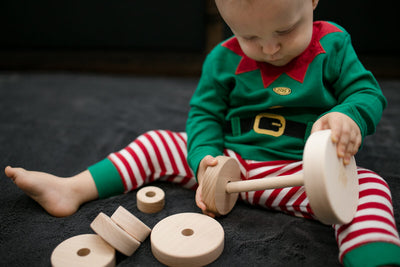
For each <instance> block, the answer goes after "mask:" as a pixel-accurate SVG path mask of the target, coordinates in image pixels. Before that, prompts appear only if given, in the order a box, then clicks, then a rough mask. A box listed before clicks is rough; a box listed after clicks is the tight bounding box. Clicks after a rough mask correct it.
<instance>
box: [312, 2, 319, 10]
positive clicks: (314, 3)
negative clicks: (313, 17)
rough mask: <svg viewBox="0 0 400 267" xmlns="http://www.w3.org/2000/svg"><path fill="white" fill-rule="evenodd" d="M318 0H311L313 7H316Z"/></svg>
mask: <svg viewBox="0 0 400 267" xmlns="http://www.w3.org/2000/svg"><path fill="white" fill-rule="evenodd" d="M318 2H319V0H312V5H313V9H315V8H317V5H318Z"/></svg>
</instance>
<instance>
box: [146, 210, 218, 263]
mask: <svg viewBox="0 0 400 267" xmlns="http://www.w3.org/2000/svg"><path fill="white" fill-rule="evenodd" d="M150 240H151V250H152V252H153V255H154V257H156V259H157V260H159V261H160V262H161V263H163V264H165V265H168V266H204V265H207V264H210V263H211V262H213V261H214V260H216V259H217V258H218V257H219V256H220V255H221V253H222V251H223V249H224V230H223V228H222V226H221V225H220V224H219V223H218V222H217V221H216V220H214V219H213V218H211V217H209V216H206V215H203V214H198V213H180V214H175V215H172V216H169V217H167V218H165V219H163V220H161V221H160V222H158V223H157V224H156V225H155V226H154V228H153V231H152V233H151V236H150Z"/></svg>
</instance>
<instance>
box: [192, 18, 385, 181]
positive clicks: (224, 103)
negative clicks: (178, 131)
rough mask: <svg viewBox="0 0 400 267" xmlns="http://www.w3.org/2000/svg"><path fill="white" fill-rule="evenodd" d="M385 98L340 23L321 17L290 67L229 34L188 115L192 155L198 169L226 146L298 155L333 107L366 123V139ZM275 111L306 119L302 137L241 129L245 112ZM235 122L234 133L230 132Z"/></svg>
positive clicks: (208, 64)
mask: <svg viewBox="0 0 400 267" xmlns="http://www.w3.org/2000/svg"><path fill="white" fill-rule="evenodd" d="M386 104H387V103H386V99H385V97H384V96H383V94H382V91H381V89H380V87H379V85H378V83H377V81H376V80H375V78H374V77H373V75H372V74H371V73H370V72H369V71H367V70H366V69H365V68H364V67H363V65H362V64H361V62H360V61H359V60H358V58H357V55H356V53H355V51H354V49H353V46H352V44H351V39H350V35H349V34H348V33H347V32H346V31H345V30H344V29H343V28H341V27H340V26H338V25H336V24H333V23H328V22H315V23H314V29H313V37H312V40H311V43H310V45H309V47H308V48H307V49H306V50H305V51H304V52H303V53H302V54H301V55H300V56H298V57H297V58H295V59H293V60H292V61H291V62H290V63H289V64H288V65H287V66H284V67H274V66H272V65H269V64H268V63H261V62H256V61H254V60H252V59H250V58H248V57H246V56H245V55H244V53H243V52H242V50H241V49H240V47H239V45H238V42H237V39H236V38H234V37H233V38H230V39H228V40H227V41H225V42H224V43H222V44H220V45H218V46H217V47H216V48H214V49H213V51H211V53H210V54H209V55H208V56H207V58H206V60H205V62H204V65H203V72H202V76H201V78H200V82H199V84H198V88H197V89H196V91H195V93H194V95H193V97H192V99H191V102H190V106H191V109H190V112H189V116H188V120H187V125H186V131H187V134H188V162H189V165H190V167H191V168H192V169H193V170H194V172H195V173H197V168H198V165H199V163H200V161H201V160H202V159H203V158H204V157H205V156H206V155H211V156H218V155H222V153H223V150H224V149H225V148H227V149H231V150H233V151H235V152H237V153H239V154H240V155H241V156H242V157H243V158H244V159H252V160H257V161H273V160H283V159H294V160H300V159H301V158H302V155H303V149H304V145H305V141H306V139H307V137H308V135H309V134H310V131H311V127H312V125H313V123H314V122H315V121H316V120H317V119H318V118H319V117H321V116H322V115H324V114H326V113H328V112H334V111H335V112H341V113H344V114H346V115H348V116H349V117H351V118H352V119H353V120H354V121H355V122H356V123H357V124H358V126H359V127H360V130H361V134H362V136H363V138H364V137H365V136H366V135H369V134H372V133H373V132H374V131H375V129H376V126H377V124H378V122H379V120H380V118H381V116H382V112H383V109H384V108H385V107H386ZM260 113H272V114H277V115H280V116H283V117H284V118H285V119H286V120H290V121H295V122H300V123H304V124H306V125H307V131H306V135H305V138H304V139H301V138H296V137H292V136H288V135H285V134H283V135H281V136H279V137H276V136H272V135H265V134H260V133H256V132H255V131H254V130H250V131H248V132H244V133H241V132H240V131H239V130H235V129H239V128H238V123H239V122H240V119H241V118H249V117H255V116H256V115H258V114H260ZM226 121H230V122H231V123H232V128H233V134H232V133H228V132H226V131H224V128H225V125H226Z"/></svg>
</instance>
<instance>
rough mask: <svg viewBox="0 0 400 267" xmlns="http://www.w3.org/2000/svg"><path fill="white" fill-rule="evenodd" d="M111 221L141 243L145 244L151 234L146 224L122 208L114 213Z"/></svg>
mask: <svg viewBox="0 0 400 267" xmlns="http://www.w3.org/2000/svg"><path fill="white" fill-rule="evenodd" d="M111 220H113V221H114V222H115V223H116V224H117V225H118V226H119V227H121V228H122V229H123V230H125V231H126V232H127V233H128V234H130V235H131V236H133V237H134V238H135V239H137V240H138V241H140V242H143V241H144V240H145V239H146V238H147V237H148V236H149V234H150V232H151V229H150V228H149V227H148V226H147V225H146V224H144V223H143V222H142V221H141V220H139V219H138V218H137V217H136V216H135V215H133V214H132V213H130V212H129V211H127V210H126V209H125V208H124V207H122V206H119V207H118V209H117V210H116V211H115V212H114V214H113V215H112V216H111Z"/></svg>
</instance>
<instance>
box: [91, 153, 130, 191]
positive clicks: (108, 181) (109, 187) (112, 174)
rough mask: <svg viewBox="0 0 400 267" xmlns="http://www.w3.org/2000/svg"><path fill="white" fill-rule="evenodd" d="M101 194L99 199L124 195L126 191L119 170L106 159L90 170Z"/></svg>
mask: <svg viewBox="0 0 400 267" xmlns="http://www.w3.org/2000/svg"><path fill="white" fill-rule="evenodd" d="M88 170H89V172H90V174H91V175H92V177H93V180H94V183H95V184H96V187H97V192H98V193H99V198H106V197H111V196H115V195H119V194H122V193H123V192H124V191H125V188H124V185H123V184H122V180H121V177H120V176H119V173H118V170H117V169H116V168H115V166H114V164H113V163H112V162H111V161H110V160H109V159H107V158H106V159H104V160H102V161H100V162H98V163H96V164H94V165H92V166H90V167H89V168H88Z"/></svg>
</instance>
